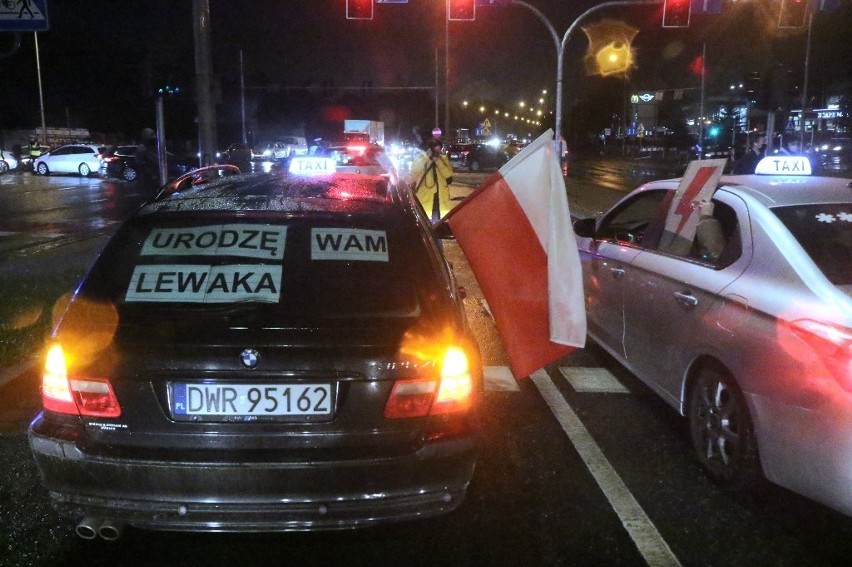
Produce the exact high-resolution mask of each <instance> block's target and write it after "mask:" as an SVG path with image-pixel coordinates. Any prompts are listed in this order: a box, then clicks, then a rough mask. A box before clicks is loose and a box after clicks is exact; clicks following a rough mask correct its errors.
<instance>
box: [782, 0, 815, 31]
mask: <svg viewBox="0 0 852 567" xmlns="http://www.w3.org/2000/svg"><path fill="white" fill-rule="evenodd" d="M807 12H808V0H781V13H780V14H779V15H778V27H779V28H803V27H805V16H806V15H807Z"/></svg>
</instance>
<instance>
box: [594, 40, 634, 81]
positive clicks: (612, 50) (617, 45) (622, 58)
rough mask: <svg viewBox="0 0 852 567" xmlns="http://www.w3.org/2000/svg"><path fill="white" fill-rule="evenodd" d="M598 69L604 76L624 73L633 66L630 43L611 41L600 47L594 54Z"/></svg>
mask: <svg viewBox="0 0 852 567" xmlns="http://www.w3.org/2000/svg"><path fill="white" fill-rule="evenodd" d="M595 63H596V64H597V67H598V71H599V72H600V74H601V75H602V76H604V77H606V76H609V75H615V74H619V73H626V72H627V71H628V70H629V69H630V68H631V67H632V66H633V54H632V52H631V50H630V44H628V43H625V42H621V41H613V42H612V43H609V44H607V45H605V46H604V47H602V48H601V49H600V50H598V52H597V53H596V54H595Z"/></svg>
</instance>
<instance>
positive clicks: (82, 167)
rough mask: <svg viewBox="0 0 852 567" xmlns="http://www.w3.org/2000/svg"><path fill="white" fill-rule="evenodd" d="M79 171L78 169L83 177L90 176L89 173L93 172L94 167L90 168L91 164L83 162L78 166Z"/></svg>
mask: <svg viewBox="0 0 852 567" xmlns="http://www.w3.org/2000/svg"><path fill="white" fill-rule="evenodd" d="M77 171H78V172H79V173H80V175H82V176H83V177H88V176H89V174H90V173H92V168H90V167H89V164H86V163H81V164H80V165H79V166H78V167H77Z"/></svg>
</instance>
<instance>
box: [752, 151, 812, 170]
mask: <svg viewBox="0 0 852 567" xmlns="http://www.w3.org/2000/svg"><path fill="white" fill-rule="evenodd" d="M754 172H755V173H756V174H758V175H811V174H812V171H811V162H810V160H808V158H806V157H804V156H769V157H765V158H763V159H761V160H760V161H759V162H757V167H755V168H754Z"/></svg>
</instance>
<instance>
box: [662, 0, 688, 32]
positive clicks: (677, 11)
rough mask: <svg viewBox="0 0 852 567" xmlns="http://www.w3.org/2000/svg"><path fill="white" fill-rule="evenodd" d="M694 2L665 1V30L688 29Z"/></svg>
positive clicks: (686, 0)
mask: <svg viewBox="0 0 852 567" xmlns="http://www.w3.org/2000/svg"><path fill="white" fill-rule="evenodd" d="M691 12H692V0H665V2H664V3H663V27H664V28H688V27H689V16H690V13H691Z"/></svg>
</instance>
